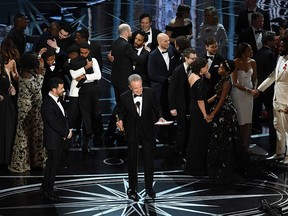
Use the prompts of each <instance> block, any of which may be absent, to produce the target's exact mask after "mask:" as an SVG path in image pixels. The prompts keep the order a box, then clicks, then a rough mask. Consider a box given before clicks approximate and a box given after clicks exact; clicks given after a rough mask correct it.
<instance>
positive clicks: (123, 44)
mask: <svg viewBox="0 0 288 216" xmlns="http://www.w3.org/2000/svg"><path fill="white" fill-rule="evenodd" d="M118 31H119V38H118V39H117V40H115V41H113V43H112V45H111V49H110V50H111V52H110V55H108V58H109V56H113V61H112V70H111V84H112V86H113V89H114V94H115V99H116V106H115V107H114V109H113V112H112V115H111V117H110V121H109V125H108V128H107V131H106V132H105V139H106V144H107V145H113V144H112V143H114V140H115V139H116V137H115V130H116V117H115V112H116V110H117V108H118V105H117V104H119V102H120V95H121V94H122V93H124V92H125V91H127V90H128V85H127V79H128V77H129V76H130V75H131V74H133V73H134V71H133V65H136V64H141V58H140V57H139V56H138V55H137V54H136V52H135V50H134V48H133V46H132V44H131V43H129V42H128V40H129V39H130V38H131V36H132V32H131V27H130V26H129V25H128V24H126V23H123V24H121V25H119V27H118ZM119 143H120V142H119Z"/></svg>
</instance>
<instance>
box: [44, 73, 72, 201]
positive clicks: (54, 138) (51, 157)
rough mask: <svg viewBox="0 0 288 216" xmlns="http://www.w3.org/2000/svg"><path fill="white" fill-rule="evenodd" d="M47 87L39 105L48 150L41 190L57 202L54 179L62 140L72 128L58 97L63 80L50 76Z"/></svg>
mask: <svg viewBox="0 0 288 216" xmlns="http://www.w3.org/2000/svg"><path fill="white" fill-rule="evenodd" d="M49 89H50V91H49V94H48V96H47V97H46V98H45V99H44V101H43V103H42V106H41V115H42V119H43V123H44V131H43V138H44V139H43V140H44V146H45V148H46V149H47V151H48V159H47V161H46V167H45V171H44V179H43V182H42V186H41V191H42V193H43V196H44V197H45V198H46V199H49V200H50V201H56V202H58V201H61V199H60V198H59V197H58V196H57V194H56V193H55V191H54V181H55V176H56V172H57V167H58V163H59V160H60V157H61V154H62V150H63V146H64V142H65V141H66V140H67V139H70V138H71V137H72V129H69V127H68V121H67V118H66V112H65V110H64V107H63V105H62V101H61V99H60V97H61V96H62V95H63V92H64V91H65V89H64V84H63V81H62V80H61V79H59V78H55V77H54V78H51V79H50V80H49Z"/></svg>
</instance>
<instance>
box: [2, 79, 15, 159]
mask: <svg viewBox="0 0 288 216" xmlns="http://www.w3.org/2000/svg"><path fill="white" fill-rule="evenodd" d="M9 87H10V82H9V78H8V75H7V74H6V73H4V74H3V73H2V74H0V95H2V96H3V97H4V99H3V100H2V101H0V122H1V124H0V164H5V165H8V163H9V162H10V158H11V151H12V146H13V142H14V136H15V129H16V113H15V109H14V106H13V103H12V99H11V96H10V95H9Z"/></svg>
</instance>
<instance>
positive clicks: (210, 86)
mask: <svg viewBox="0 0 288 216" xmlns="http://www.w3.org/2000/svg"><path fill="white" fill-rule="evenodd" d="M202 57H203V58H205V59H208V56H207V52H206V53H205V54H204V55H203V56H202ZM224 60H225V59H224V58H223V57H222V56H221V55H219V54H218V53H216V55H215V56H214V58H213V61H212V64H211V66H210V68H209V73H210V74H211V78H210V79H206V78H204V80H205V83H206V84H207V98H208V99H209V98H210V97H212V96H213V95H214V94H215V86H216V84H217V83H218V82H219V81H220V79H221V75H219V74H218V69H219V67H220V64H221V63H222V62H223V61H224Z"/></svg>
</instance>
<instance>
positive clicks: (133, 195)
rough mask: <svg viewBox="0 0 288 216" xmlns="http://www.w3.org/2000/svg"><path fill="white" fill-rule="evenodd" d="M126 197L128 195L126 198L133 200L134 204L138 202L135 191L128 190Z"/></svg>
mask: <svg viewBox="0 0 288 216" xmlns="http://www.w3.org/2000/svg"><path fill="white" fill-rule="evenodd" d="M127 195H128V198H129V199H132V200H134V201H135V202H136V201H138V195H137V192H136V191H135V190H131V189H129V190H128V191H127Z"/></svg>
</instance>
